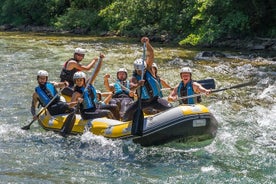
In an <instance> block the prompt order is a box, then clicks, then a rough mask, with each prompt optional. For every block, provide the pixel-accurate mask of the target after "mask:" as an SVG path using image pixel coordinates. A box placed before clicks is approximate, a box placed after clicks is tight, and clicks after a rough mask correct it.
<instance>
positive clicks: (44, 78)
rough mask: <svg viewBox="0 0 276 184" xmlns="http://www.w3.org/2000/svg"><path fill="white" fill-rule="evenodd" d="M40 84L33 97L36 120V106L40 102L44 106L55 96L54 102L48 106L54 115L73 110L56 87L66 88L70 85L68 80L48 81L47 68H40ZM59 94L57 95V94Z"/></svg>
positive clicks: (32, 111)
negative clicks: (62, 99) (61, 98)
mask: <svg viewBox="0 0 276 184" xmlns="http://www.w3.org/2000/svg"><path fill="white" fill-rule="evenodd" d="M37 82H38V86H37V87H36V88H35V92H34V93H33V98H32V106H31V113H32V115H33V119H34V120H36V119H37V118H38V117H37V116H36V112H35V111H36V110H35V108H36V106H37V104H38V102H39V104H41V105H42V106H43V107H45V106H47V105H48V103H49V102H50V101H51V100H52V99H53V98H54V97H55V99H54V100H53V102H52V103H51V104H50V105H49V106H48V108H47V110H48V111H49V113H50V114H51V115H52V116H53V115H57V114H64V113H70V112H72V111H73V109H71V108H70V107H69V105H68V104H67V103H66V102H63V101H61V100H60V96H59V95H57V90H56V88H64V87H66V86H68V82H48V72H47V71H45V70H39V71H38V72H37ZM56 95H57V96H56Z"/></svg>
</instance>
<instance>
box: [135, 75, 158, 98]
mask: <svg viewBox="0 0 276 184" xmlns="http://www.w3.org/2000/svg"><path fill="white" fill-rule="evenodd" d="M135 78H136V79H137V80H138V81H139V80H141V76H140V75H138V74H135ZM144 79H145V84H144V86H142V95H141V99H143V100H149V99H151V98H153V97H156V96H160V95H162V94H161V89H160V84H159V82H158V80H157V79H156V78H155V77H153V76H152V74H151V73H150V72H149V71H147V70H146V72H145V75H144Z"/></svg>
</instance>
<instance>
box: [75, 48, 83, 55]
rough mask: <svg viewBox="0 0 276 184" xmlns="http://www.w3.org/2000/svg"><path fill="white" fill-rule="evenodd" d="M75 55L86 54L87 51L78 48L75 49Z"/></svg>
mask: <svg viewBox="0 0 276 184" xmlns="http://www.w3.org/2000/svg"><path fill="white" fill-rule="evenodd" d="M75 54H85V49H82V48H76V49H75Z"/></svg>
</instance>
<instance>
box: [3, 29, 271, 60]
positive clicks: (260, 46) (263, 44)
mask: <svg viewBox="0 0 276 184" xmlns="http://www.w3.org/2000/svg"><path fill="white" fill-rule="evenodd" d="M0 31H3V32H16V31H20V32H32V33H46V34H58V35H60V34H61V35H72V34H73V35H86V36H87V35H88V32H87V30H83V29H74V30H70V31H61V30H56V29H54V28H51V27H44V26H19V27H14V26H11V25H1V26H0ZM92 36H101V37H105V36H116V37H120V36H119V35H116V34H115V33H113V32H101V33H98V35H92ZM149 37H150V39H151V40H152V41H153V42H158V43H161V44H172V45H174V46H179V45H178V41H175V40H174V36H170V35H168V34H159V33H157V34H155V35H152V36H149ZM185 47H187V46H185ZM187 48H193V47H192V46H189V47H187ZM196 48H201V49H204V48H213V49H218V48H226V49H231V50H248V51H267V52H274V51H276V38H260V37H255V38H244V39H240V38H235V39H234V38H226V39H223V40H217V41H214V42H213V43H212V44H202V45H198V46H196ZM272 57H276V54H275V55H273V56H272Z"/></svg>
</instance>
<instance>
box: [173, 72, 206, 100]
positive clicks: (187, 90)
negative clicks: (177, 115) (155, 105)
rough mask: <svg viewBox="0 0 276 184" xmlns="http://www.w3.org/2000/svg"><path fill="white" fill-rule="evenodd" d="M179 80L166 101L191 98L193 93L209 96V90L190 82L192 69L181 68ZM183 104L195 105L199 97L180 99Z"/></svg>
mask: <svg viewBox="0 0 276 184" xmlns="http://www.w3.org/2000/svg"><path fill="white" fill-rule="evenodd" d="M180 78H181V79H182V81H181V82H180V83H179V84H178V85H177V86H176V87H175V88H174V90H173V91H172V92H171V93H170V95H169V97H168V101H176V100H177V99H178V97H179V98H181V97H185V96H191V95H194V94H195V93H205V94H207V95H208V94H210V93H211V90H210V89H205V88H204V87H203V86H202V85H201V84H199V83H197V82H195V81H193V80H192V69H191V68H190V67H183V68H181V69H180ZM181 102H182V103H183V104H196V103H200V102H201V97H200V96H197V97H193V98H185V99H182V100H181Z"/></svg>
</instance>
